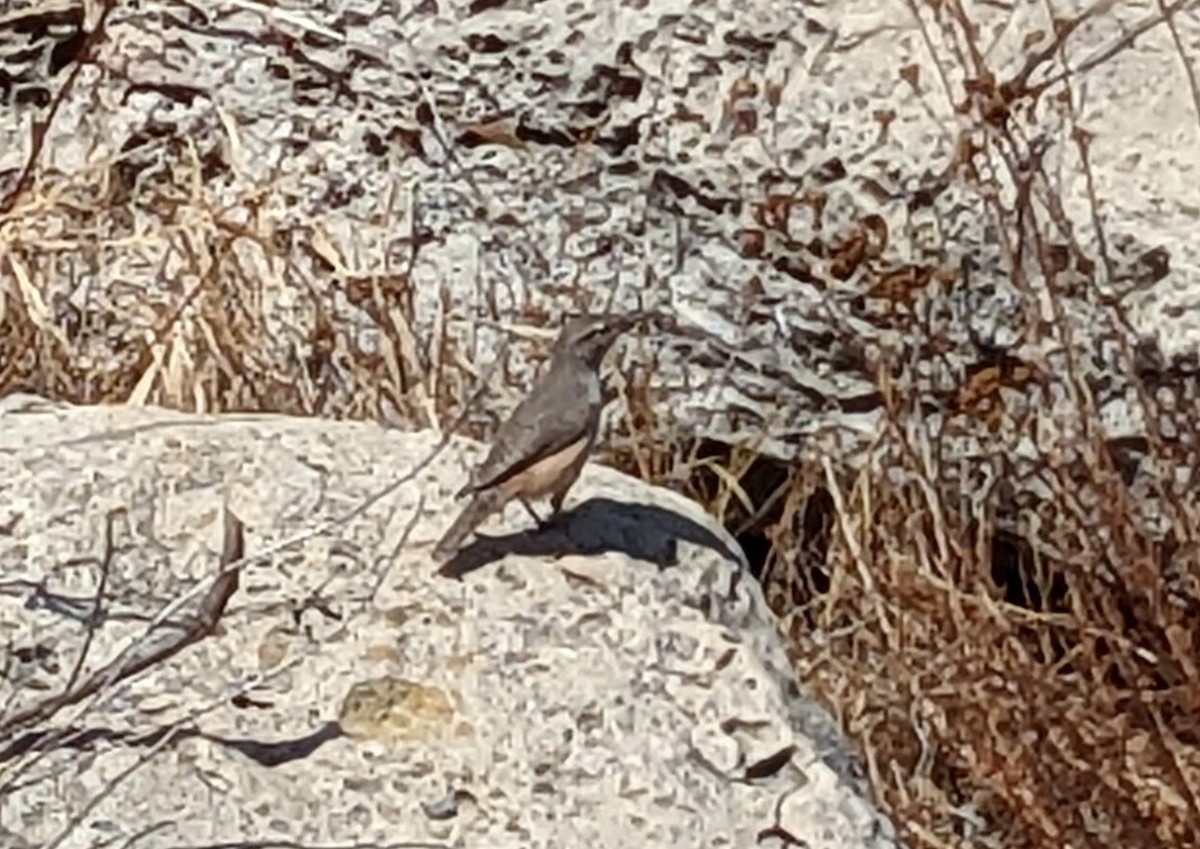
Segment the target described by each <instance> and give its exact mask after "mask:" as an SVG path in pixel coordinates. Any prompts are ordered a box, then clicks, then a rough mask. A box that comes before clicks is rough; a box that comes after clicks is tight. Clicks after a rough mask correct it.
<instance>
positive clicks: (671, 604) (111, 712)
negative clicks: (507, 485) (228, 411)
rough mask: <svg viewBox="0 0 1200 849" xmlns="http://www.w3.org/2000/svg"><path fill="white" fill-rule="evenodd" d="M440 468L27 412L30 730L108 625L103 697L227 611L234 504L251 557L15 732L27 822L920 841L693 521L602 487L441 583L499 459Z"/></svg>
mask: <svg viewBox="0 0 1200 849" xmlns="http://www.w3.org/2000/svg"><path fill="white" fill-rule="evenodd" d="M436 446H437V439H436V438H435V437H434V436H432V435H430V434H428V433H402V432H398V431H394V430H386V429H383V428H380V427H377V426H374V425H368V424H351V423H337V422H330V421H320V420H303V419H293V418H286V417H278V416H274V417H273V416H256V415H228V416H223V417H202V416H193V415H183V414H177V413H170V412H165V411H162V410H158V409H154V408H132V407H93V408H86V407H71V406H66V405H60V404H53V403H48V402H43V401H41V400H40V399H37V398H34V397H30V396H11V397H9V398H6V399H4V400H3V401H2V402H0V482H2V483H0V493H2V497H0V528H2V530H0V575H2V576H3V579H2V580H0V644H2V645H4V646H6V647H8V648H7V651H8V652H9V655H10V656H9V658H8V660H7V661H6V662H5V663H4V664H3V668H4V670H5V677H4V679H3V681H2V682H0V703H2V704H4V705H5V706H6V710H8V711H13V710H18V709H20V708H22V707H23V706H27V705H28V704H30V703H32V702H34V701H37V700H39V699H41V698H44V697H46V696H47V695H50V694H53V693H56V692H58V691H59V690H60V689H61V688H62V687H63V686H64V684H65V682H66V681H67V680H68V678H69V677H70V675H71V671H72V669H73V668H74V667H75V664H76V661H77V658H78V657H79V656H80V653H81V651H82V650H83V646H84V638H85V634H86V633H87V630H88V629H87V627H86V625H85V623H86V622H87V621H95V622H96V623H97V624H98V627H97V628H96V630H95V632H94V636H93V639H92V640H91V643H90V646H89V647H88V652H87V656H86V662H85V664H84V666H83V669H82V670H81V671H82V673H83V674H84V675H86V674H89V673H90V672H91V671H93V670H95V669H97V668H99V667H100V666H102V665H103V664H105V663H107V662H108V661H109V660H111V659H112V658H113V657H115V656H116V655H117V654H118V653H119V652H122V651H125V650H128V649H129V648H130V647H131V645H134V644H141V643H139V641H142V640H144V638H145V634H146V632H147V629H148V627H150V624H151V622H152V620H153V617H155V616H157V615H159V614H160V612H161V611H162V610H163V608H164V606H165V605H168V604H169V603H170V602H171V601H172V600H173V599H178V598H180V597H181V596H183V595H184V594H185V593H186V592H187V591H188V590H189V589H193V590H195V589H196V588H197V587H199V590H198V591H199V592H202V591H203V587H204V585H205V583H206V581H209V580H211V579H212V578H213V576H214V575H215V573H216V571H217V562H218V553H219V551H220V538H221V528H220V527H219V525H220V521H221V516H222V511H223V509H224V508H225V507H228V509H229V510H230V511H232V513H233V514H235V515H236V516H238V517H239V518H240V519H241V520H242V522H243V523H244V526H245V551H246V555H247V557H248V558H249V560H248V562H247V563H246V564H245V566H244V568H243V569H242V571H241V573H240V586H239V588H238V589H237V592H236V593H235V594H234V595H233V597H232V599H231V601H230V603H229V606H228V608H227V609H226V611H225V613H224V616H223V617H222V619H221V620H220V623H219V628H218V630H217V633H215V634H214V635H212V636H210V637H208V638H206V639H203V640H201V641H199V642H197V643H195V644H193V645H191V646H189V647H187V648H185V649H184V650H183V651H182V652H180V653H179V654H177V655H175V656H173V657H171V658H170V659H169V660H167V661H165V662H163V663H161V664H158V665H155V666H153V667H151V668H150V669H148V670H147V671H145V672H144V673H142V674H140V675H137V676H135V677H134V678H133V679H132V680H128V681H124V682H122V683H120V684H119V685H118V686H116V687H113V688H111V689H110V690H108V691H106V692H104V693H103V695H102V696H101V697H99V698H98V700H87V701H85V702H84V703H82V704H80V705H77V706H73V707H70V708H67V709H65V710H63V711H62V712H60V713H59V714H58V715H57V716H56V717H55V718H54V719H53V720H52V721H51V722H50V723H48V725H44V726H38V727H35V728H31V729H26V730H25V731H24V732H23V733H21V734H18V735H16V736H11V735H5V736H4V737H3V738H0V783H2V784H3V785H4V788H5V790H4V792H3V794H0V799H2V801H0V826H2V827H3V828H4V829H7V830H8V833H11V834H14V835H17V836H19V837H21V838H22V839H24V840H28V841H29V843H30V844H32V845H44V844H45V843H46V842H47V841H49V840H52V839H54V838H55V837H56V836H59V835H60V834H62V833H64V832H68V834H67V836H66V838H65V840H64V841H63V842H62V843H60V844H57V845H59V846H61V847H64V849H75V847H79V849H82V847H90V846H95V845H97V843H98V842H100V841H105V842H111V843H114V844H116V845H127V844H126V841H133V840H134V836H135V835H140V836H139V837H137V839H136V842H135V843H134V844H133V845H136V846H138V847H142V848H143V849H154V848H155V847H179V846H185V845H204V844H208V843H219V842H223V841H239V840H244V841H257V840H268V839H270V840H292V841H297V842H299V843H307V844H314V845H322V844H330V843H341V844H352V843H355V842H364V843H369V842H372V841H374V842H376V843H377V844H378V845H394V844H400V843H401V842H403V841H424V842H422V843H420V845H429V846H442V845H445V846H458V845H463V846H488V847H513V849H517V847H520V849H529V847H547V848H548V847H555V849H558V848H559V847H567V846H587V847H596V849H601V848H602V847H613V849H616V847H629V846H645V847H664V849H665V847H674V846H714V847H716V846H728V847H747V849H749V847H754V846H783V845H785V844H784V842H783V841H784V839H785V837H786V836H787V835H790V836H791V837H792V838H794V839H797V840H801V841H803V845H806V846H810V847H823V848H824V849H865V847H871V849H875V847H879V849H883V847H892V846H895V845H896V839H895V837H894V836H893V830H892V827H891V826H890V824H889V823H888V822H887V821H886V819H885V818H884V817H883V816H881V815H880V814H879V813H878V812H877V811H876V810H875V808H874V807H873V805H872V804H871V802H870V801H869V800H868V798H867V795H866V792H867V791H866V790H865V788H864V785H863V781H862V777H861V775H860V774H859V772H858V770H857V769H856V767H855V766H854V761H853V758H852V757H851V755H850V753H849V751H848V749H847V746H846V744H845V742H844V741H843V739H842V738H841V736H840V734H839V733H838V730H837V728H836V726H835V724H834V723H833V722H832V720H831V719H830V717H829V716H828V715H827V714H826V713H825V712H824V711H823V710H822V709H820V708H819V707H818V706H816V705H815V704H814V703H813V702H812V701H811V699H809V698H808V697H807V696H805V695H804V694H803V693H802V692H801V691H800V689H799V688H798V687H797V686H796V685H795V683H794V681H793V679H792V677H791V675H790V672H789V668H788V663H787V660H786V658H785V655H784V651H783V649H782V647H781V645H780V642H779V640H778V637H777V635H776V633H775V631H774V629H773V627H772V625H771V620H770V616H769V614H768V612H767V611H766V609H765V606H764V602H763V599H762V596H761V593H760V591H759V588H758V586H757V584H756V583H755V582H754V581H753V580H752V579H750V578H749V577H748V576H746V575H745V574H744V565H743V564H742V563H739V562H738V560H737V558H736V556H731V551H732V547H731V546H732V544H731V542H730V541H729V539H728V538H727V536H726V535H725V533H724V532H723V531H722V530H721V529H720V528H719V527H717V526H715V525H714V524H713V523H711V522H710V521H709V520H707V519H706V518H705V517H704V515H703V514H702V512H701V511H700V510H699V509H698V508H697V507H696V506H695V505H694V504H691V503H690V502H688V501H686V500H685V499H683V498H682V497H680V496H678V495H675V494H674V493H671V492H668V491H665V490H656V489H652V488H649V487H647V486H645V485H643V484H640V483H637V482H635V481H634V480H632V479H630V478H627V477H625V476H623V475H620V474H618V473H616V472H613V471H611V470H608V469H604V468H600V467H595V466H589V467H588V468H587V470H586V471H585V473H584V476H583V478H582V479H581V481H580V483H579V484H578V486H577V488H576V489H575V490H574V491H573V493H572V497H571V499H569V501H568V505H567V512H566V513H565V514H564V515H563V517H562V519H561V520H560V521H558V522H557V523H555V524H554V525H553V526H551V527H550V528H548V529H547V530H545V531H544V532H534V531H532V530H530V529H528V528H527V529H525V530H522V528H523V527H524V526H526V525H528V519H527V518H526V517H525V516H524V513H523V512H522V511H521V510H520V509H519V508H518V509H517V510H515V511H514V510H510V511H509V512H507V513H506V514H505V515H504V516H502V517H497V518H496V519H495V520H494V521H493V522H492V523H491V524H490V525H489V526H488V527H487V528H486V529H485V530H486V533H487V535H488V538H487V539H482V540H480V541H478V542H477V543H474V544H471V545H469V547H468V549H466V550H465V551H464V552H463V554H462V556H461V557H459V558H457V559H456V561H453V562H452V564H451V568H450V569H448V570H447V571H446V572H441V571H439V570H438V569H435V567H434V564H432V563H431V562H430V561H429V559H428V556H427V547H428V545H429V544H430V543H431V542H432V541H433V540H434V539H435V538H436V537H437V534H438V532H439V531H440V530H441V529H442V527H443V526H444V524H445V523H446V522H448V521H450V519H451V518H452V512H451V511H452V507H453V506H454V505H452V503H451V496H450V493H451V492H453V491H454V490H455V489H456V488H457V485H458V484H459V483H460V481H461V478H462V476H463V474H464V473H465V470H464V469H463V468H462V465H461V459H462V457H463V456H464V455H465V456H471V455H472V452H474V451H477V450H478V446H475V445H473V444H468V443H466V442H463V443H459V442H454V443H451V445H450V446H449V447H447V448H446V449H445V450H444V451H442V452H441V453H440V454H438V455H437V456H435V457H434V459H433V460H432V461H430V462H429V463H428V464H426V465H424V466H420V467H419V464H420V463H421V462H422V461H423V460H425V459H426V458H428V456H429V455H430V453H431V452H432V451H434V449H435V448H436ZM418 467H419V471H417V472H416V473H415V475H412V476H411V477H407V478H402V476H404V475H406V473H408V472H410V470H413V469H417V468H418ZM397 480H402V482H401V483H400V484H399V486H396V487H395V488H394V489H393V490H392V491H390V492H387V493H386V494H383V495H382V496H380V497H378V498H377V499H375V500H371V499H372V496H375V495H378V494H379V493H380V492H381V491H383V490H385V489H386V488H387V487H388V486H389V484H391V483H392V482H395V481H397ZM364 504H365V508H364V509H361V510H359V509H357V508H359V507H360V506H361V505H364ZM110 511H117V512H115V513H114V514H113V515H114V516H115V520H114V525H113V527H114V535H113V557H112V559H111V562H110V564H109V566H108V568H107V578H106V582H105V590H104V594H103V601H102V605H101V607H100V611H99V613H98V615H96V614H93V605H94V599H95V595H96V591H97V586H98V582H99V580H100V575H101V573H102V570H101V567H100V563H99V562H98V557H99V555H100V553H101V551H102V538H103V527H104V522H105V516H106V515H108V514H109V513H110ZM193 608H194V605H193V606H192V607H189V606H188V605H187V604H184V605H183V606H182V607H180V608H179V609H177V610H174V611H172V612H170V613H169V614H166V616H165V621H166V624H165V625H164V626H163V628H160V629H156V630H155V631H154V632H153V634H152V638H154V639H158V638H161V637H162V635H163V633H164V630H163V629H166V630H167V631H169V630H170V629H171V628H172V627H173V625H178V624H179V623H180V622H182V621H184V618H185V617H186V616H187V615H188V614H189V612H191V611H192V610H193ZM9 715H11V713H10V714H9ZM50 731H57V732H62V733H63V734H64V736H63V737H61V738H59V739H58V740H57V742H55V743H54V744H50V741H49V738H47V737H45V736H44V735H45V734H46V733H47V732H50ZM39 735H41V736H39ZM42 746H44V747H46V749H47V750H46V752H45V753H40V754H39V753H38V748H39V747H42ZM90 805H94V807H88V806H90ZM0 833H2V832H0ZM760 837H761V838H762V839H761V842H760V840H759V838H760ZM18 845H19V843H18Z"/></svg>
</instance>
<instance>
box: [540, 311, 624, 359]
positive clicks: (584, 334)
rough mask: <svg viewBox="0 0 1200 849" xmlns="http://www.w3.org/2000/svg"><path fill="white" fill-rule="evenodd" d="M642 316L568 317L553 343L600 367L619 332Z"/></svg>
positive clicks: (562, 351) (558, 351) (563, 351)
mask: <svg viewBox="0 0 1200 849" xmlns="http://www.w3.org/2000/svg"><path fill="white" fill-rule="evenodd" d="M641 320H642V315H641V314H640V313H621V314H608V313H606V314H601V315H582V316H577V317H575V318H572V319H569V320H568V321H567V323H566V324H564V325H563V329H562V331H561V332H560V333H559V334H558V339H557V341H555V343H554V353H555V354H556V355H558V354H566V355H568V356H571V357H574V358H576V359H578V360H582V361H583V362H585V363H587V364H588V365H589V366H590V367H591V368H594V369H598V368H600V363H601V362H602V361H603V360H604V355H605V354H607V353H608V349H609V348H610V347H612V343H613V342H614V341H615V340H616V338H617V336H619V335H620V334H621V333H623V332H624V331H626V330H628V329H629V328H631V327H633V326H634V325H636V324H637V323H638V322H640V321H641Z"/></svg>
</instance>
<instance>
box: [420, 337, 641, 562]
mask: <svg viewBox="0 0 1200 849" xmlns="http://www.w3.org/2000/svg"><path fill="white" fill-rule="evenodd" d="M640 318H641V316H640V315H624V316H612V315H599V316H583V317H580V318H574V319H571V320H570V321H568V322H567V323H566V325H564V327H563V329H562V331H561V332H560V333H559V336H558V339H557V340H556V341H555V343H554V349H553V351H552V352H551V356H550V367H549V368H548V369H547V370H546V371H545V372H544V373H543V374H542V376H541V377H540V378H538V380H537V382H536V383H535V384H534V386H533V389H532V390H530V392H529V394H528V395H527V396H526V397H525V398H524V400H522V401H521V403H520V404H518V405H517V407H516V409H515V410H513V412H512V415H510V416H509V417H508V419H507V420H505V422H504V423H503V424H502V425H501V426H500V428H499V429H498V430H497V431H496V436H495V439H494V440H493V441H492V447H491V450H490V451H489V452H488V455H487V457H485V458H484V460H483V462H482V463H480V464H479V465H478V466H477V467H476V468H475V469H474V470H473V471H472V472H471V476H470V479H469V480H468V482H467V484H466V486H464V487H463V488H462V489H461V490H459V491H458V493H457V495H456V497H458V498H461V497H462V496H464V495H468V494H469V495H470V496H471V501H470V502H469V503H468V504H467V506H466V507H465V508H464V509H463V511H462V513H460V514H459V516H458V518H457V519H455V520H454V522H453V524H451V525H450V527H449V529H448V530H447V531H446V532H445V533H444V534H443V535H442V538H441V540H439V541H438V543H437V545H436V546H435V547H434V558H435V559H437V560H439V561H440V560H445V559H446V558H448V557H449V556H450V555H452V554H453V553H454V552H455V551H456V550H457V549H458V547H459V545H460V544H461V543H462V541H463V540H464V539H465V538H466V537H467V535H468V534H470V533H471V532H472V531H474V529H475V528H476V527H477V526H478V525H479V523H480V522H482V521H483V520H484V519H485V518H487V516H488V515H490V514H491V513H493V512H495V511H497V510H500V509H502V508H503V507H504V505H505V504H507V503H508V502H509V501H510V500H512V499H514V498H517V499H520V500H521V501H522V503H524V504H525V506H526V507H527V508H528V509H529V510H530V512H531V513H532V508H529V503H528V502H529V501H530V500H531V499H534V498H541V497H542V496H545V495H549V496H550V506H551V509H552V511H553V513H557V512H558V511H559V510H561V509H562V504H563V500H564V499H565V498H566V496H567V492H568V491H569V490H570V488H571V486H572V485H573V484H574V483H575V480H576V479H577V478H578V477H579V473H580V471H581V470H582V469H583V464H584V463H585V462H586V461H587V456H588V453H589V451H590V449H591V447H592V444H593V442H594V441H595V439H596V430H597V428H598V426H599V423H600V411H601V408H602V407H603V406H604V397H603V387H602V386H601V383H600V363H601V362H602V361H603V360H604V355H605V354H606V353H607V352H608V349H609V348H610V347H611V346H612V343H613V341H614V340H615V339H616V338H617V336H618V335H619V334H620V333H621V332H622V331H624V330H626V329H628V328H629V327H631V326H633V325H634V324H636V323H637V322H638V321H639V320H640Z"/></svg>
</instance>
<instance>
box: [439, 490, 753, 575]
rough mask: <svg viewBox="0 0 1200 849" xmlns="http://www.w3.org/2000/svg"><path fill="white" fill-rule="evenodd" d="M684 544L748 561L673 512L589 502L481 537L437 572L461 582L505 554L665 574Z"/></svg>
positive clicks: (606, 501)
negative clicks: (594, 561)
mask: <svg viewBox="0 0 1200 849" xmlns="http://www.w3.org/2000/svg"><path fill="white" fill-rule="evenodd" d="M680 542H689V543H692V544H694V545H700V546H704V547H706V548H711V549H712V550H714V551H716V552H717V553H718V554H720V555H721V556H723V557H727V558H729V559H731V560H733V561H735V562H738V563H741V562H743V561H744V558H743V557H742V555H741V553H740V552H736V551H733V550H731V548H730V546H729V545H728V544H727V543H726V542H725V541H724V540H723V539H721V537H719V536H717V535H716V534H715V533H713V532H712V531H711V530H709V529H708V528H706V527H705V526H704V525H702V524H700V523H699V522H697V521H695V520H694V519H690V518H688V517H687V516H684V515H682V514H680V513H676V512H674V511H673V510H668V509H666V508H665V507H658V506H656V505H653V504H639V503H630V502H623V501H614V500H613V499H611V498H591V499H588V500H587V501H585V502H583V503H582V504H579V505H578V506H576V507H573V508H572V509H570V510H564V511H562V512H561V513H559V514H558V515H557V516H554V517H553V518H551V519H550V520H549V521H547V522H546V523H545V524H544V525H542V527H540V528H533V529H530V530H525V531H518V532H516V533H511V534H503V535H500V536H484V535H482V534H477V535H476V538H475V540H474V541H473V542H472V543H470V544H469V545H466V546H464V547H463V548H462V549H460V550H459V551H458V553H457V554H455V555H454V556H453V557H452V558H451V559H450V560H448V561H447V562H446V563H445V564H444V565H443V566H442V567H441V569H439V570H438V571H439V573H440V574H442V575H444V576H446V577H451V578H461V577H462V576H463V575H466V574H467V573H469V572H473V571H475V570H476V569H479V568H482V567H483V566H486V565H488V564H489V563H492V562H494V561H496V560H499V559H500V558H502V557H504V556H505V555H507V554H517V555H524V556H528V557H563V556H566V555H569V554H604V553H606V552H618V553H620V554H624V555H626V556H628V557H632V558H634V559H637V560H647V561H649V562H651V563H655V564H657V565H658V566H659V567H660V568H662V567H666V566H673V565H675V564H676V563H677V562H678V559H677V555H678V544H679V543H680Z"/></svg>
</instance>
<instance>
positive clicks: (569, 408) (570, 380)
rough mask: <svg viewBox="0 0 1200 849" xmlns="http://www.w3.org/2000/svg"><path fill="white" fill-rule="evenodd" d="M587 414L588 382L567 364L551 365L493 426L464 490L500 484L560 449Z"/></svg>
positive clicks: (580, 430) (582, 427)
mask: <svg viewBox="0 0 1200 849" xmlns="http://www.w3.org/2000/svg"><path fill="white" fill-rule="evenodd" d="M543 398H544V399H546V400H542V399H543ZM589 417H590V410H589V402H588V398H587V387H586V386H585V385H583V384H582V383H581V381H580V380H578V378H577V376H576V375H575V374H574V373H573V372H572V371H571V370H570V369H553V368H552V369H551V370H550V371H549V372H547V374H546V376H545V377H544V378H543V379H542V380H541V381H539V383H538V384H537V385H535V387H534V389H533V390H532V391H531V392H530V393H529V395H528V396H526V397H525V399H524V400H522V401H521V403H520V404H518V405H517V407H516V409H515V410H513V412H512V415H511V416H510V417H509V418H508V419H507V420H506V421H505V422H504V423H503V424H502V425H501V426H500V428H499V430H497V431H496V438H495V439H494V440H493V441H492V448H491V450H490V451H489V452H488V455H487V457H486V458H484V461H483V462H482V463H480V464H479V466H477V467H476V468H475V470H474V472H472V473H471V481H470V483H468V484H467V486H466V487H464V490H465V491H466V492H479V491H480V490H484V489H489V488H491V487H494V486H499V485H500V484H502V483H504V482H505V481H506V480H508V479H509V478H511V477H513V476H514V475H517V474H520V473H521V472H522V471H524V470H525V469H527V468H529V467H530V466H531V465H533V464H534V463H536V462H537V461H538V460H541V459H542V458H544V457H548V456H550V455H551V454H554V453H555V452H557V451H561V450H562V449H564V448H566V447H567V446H568V445H570V444H571V443H573V442H576V441H578V440H579V439H580V437H582V436H583V435H584V434H585V433H586V432H587V426H588V424H589Z"/></svg>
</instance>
